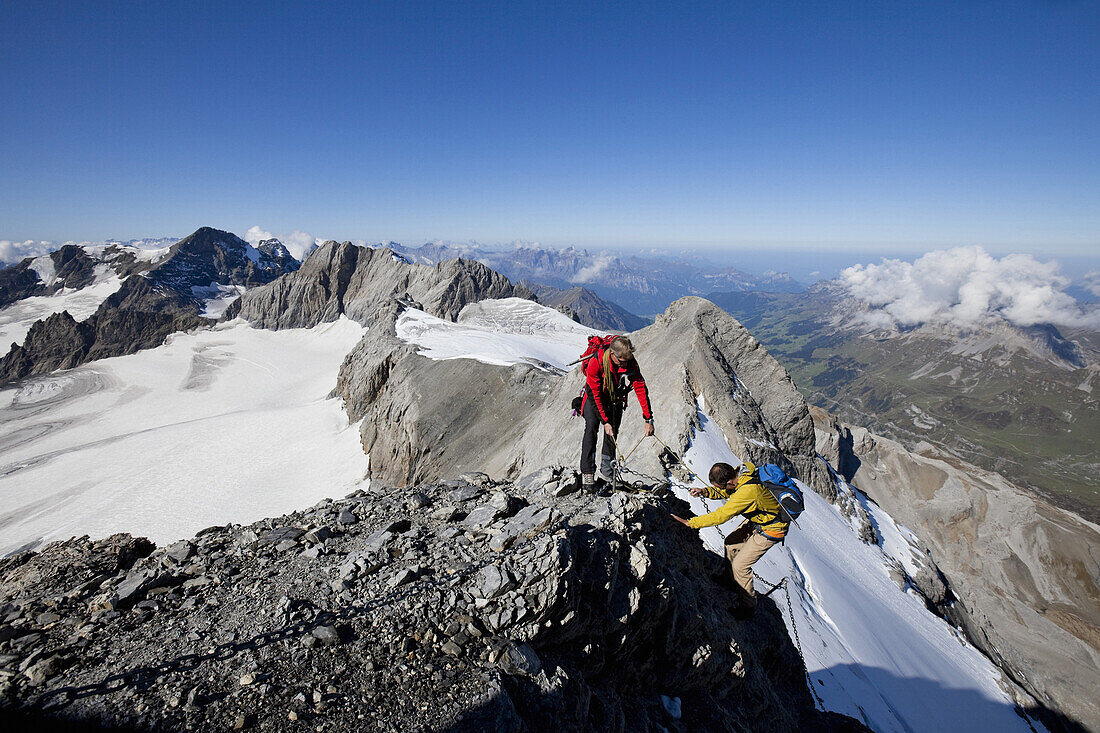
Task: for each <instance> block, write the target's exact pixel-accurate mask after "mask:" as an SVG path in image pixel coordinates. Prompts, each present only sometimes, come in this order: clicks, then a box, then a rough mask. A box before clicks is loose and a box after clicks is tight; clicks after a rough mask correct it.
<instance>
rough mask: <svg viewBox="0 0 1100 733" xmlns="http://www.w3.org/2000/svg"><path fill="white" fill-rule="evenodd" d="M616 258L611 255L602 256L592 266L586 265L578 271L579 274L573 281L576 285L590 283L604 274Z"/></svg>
mask: <svg viewBox="0 0 1100 733" xmlns="http://www.w3.org/2000/svg"><path fill="white" fill-rule="evenodd" d="M614 259H615V258H614V257H612V256H610V255H602V256H600V257H596V258H595V260H594V261H593V262H592V264H590V265H586V266H585V267H582V268H581V269H580V270H578V271H577V274H576V275H574V276H573V278H572V280H573V282H575V283H589V282H592V281H593V280H595V279H596V278H597V277H599V276H600V275H601V274H603V272H604V270H606V269H607V266H608V265H610V264H611V262H612V260H614Z"/></svg>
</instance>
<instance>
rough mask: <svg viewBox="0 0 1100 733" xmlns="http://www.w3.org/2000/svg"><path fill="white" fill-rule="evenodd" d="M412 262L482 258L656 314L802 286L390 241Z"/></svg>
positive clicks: (786, 278) (645, 260)
mask: <svg viewBox="0 0 1100 733" xmlns="http://www.w3.org/2000/svg"><path fill="white" fill-rule="evenodd" d="M387 246H389V247H391V248H392V249H394V250H395V251H397V252H401V253H402V254H404V255H405V256H406V257H408V258H409V260H410V261H412V262H419V263H422V264H436V263H438V262H441V261H443V260H449V259H454V258H456V257H465V258H468V259H475V260H477V261H479V262H482V263H484V264H486V265H488V266H489V267H491V268H493V269H494V270H496V271H497V272H499V273H501V274H503V275H505V276H507V277H508V278H509V279H511V280H512V281H513V282H518V281H529V282H535V283H539V284H541V285H547V286H551V287H554V288H558V289H562V290H569V289H571V288H574V287H576V286H583V287H585V288H588V289H589V290H591V291H592V292H593V293H595V294H596V295H598V296H599V297H601V298H604V299H606V300H611V301H613V302H615V303H618V304H620V305H623V304H625V305H626V306H628V307H629V309H630V310H631V311H632V312H633V313H636V314H638V315H642V316H653V315H655V314H657V313H660V312H663V311H664V309H665V308H667V307H668V304H669V303H671V302H672V301H674V300H676V299H677V298H682V297H683V296H685V295H700V296H703V297H710V294H711V293H716V292H723V291H725V292H730V291H733V292H748V291H766V292H780V293H785V292H799V291H801V290H803V288H804V286H803V285H802V284H800V283H798V282H796V281H795V280H794V278H792V277H791V276H790V275H788V274H786V273H773V274H770V275H764V276H754V275H749V274H748V273H745V272H741V271H740V270H736V269H734V268H731V267H713V268H711V267H706V266H704V265H700V264H696V263H693V262H686V261H683V260H680V259H673V258H665V257H643V256H640V255H630V256H626V257H620V256H618V255H614V254H608V253H592V252H589V251H587V250H583V249H576V248H574V247H568V248H566V249H553V248H548V247H538V246H518V247H514V248H512V249H505V250H492V249H487V248H482V247H479V246H465V245H462V246H459V245H449V244H425V245H423V246H421V247H406V246H403V245H400V244H397V243H394V242H391V243H389V245H387Z"/></svg>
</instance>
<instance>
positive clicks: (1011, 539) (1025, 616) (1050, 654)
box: [813, 408, 1100, 730]
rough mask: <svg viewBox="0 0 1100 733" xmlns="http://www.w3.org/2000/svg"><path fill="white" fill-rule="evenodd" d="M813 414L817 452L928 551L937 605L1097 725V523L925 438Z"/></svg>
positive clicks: (984, 646)
mask: <svg viewBox="0 0 1100 733" xmlns="http://www.w3.org/2000/svg"><path fill="white" fill-rule="evenodd" d="M813 414H814V419H815V423H816V428H817V436H818V450H819V451H820V452H821V454H822V455H823V456H825V457H826V458H827V459H828V460H829V461H830V463H832V464H833V465H835V466H837V467H838V470H839V472H840V473H841V474H842V476H843V477H844V478H845V479H846V480H847V481H849V482H850V483H851V484H852V485H854V486H856V487H857V488H858V489H859V490H861V491H863V492H864V493H866V494H867V495H868V496H869V497H870V498H871V499H872V500H873V501H875V502H876V503H878V504H879V505H880V506H882V507H883V508H884V509H885V510H886V511H887V512H888V513H889V514H890V515H891V516H892V517H894V518H895V519H896V520H897V521H899V522H901V523H903V524H905V525H906V526H907V527H909V528H911V529H913V530H915V531H916V532H918V533H919V534H920V536H921V538H922V540H923V541H924V543H925V544H926V545H927V546H928V548H929V549H930V550H931V552H932V554H933V556H934V557H935V558H936V563H937V565H938V567H939V570H940V571H942V573H943V574H944V576H945V577H946V578H947V580H948V582H949V585H950V588H949V590H946V589H945V592H944V593H941V594H939V601H937V602H935V604H934V605H936V606H937V611H938V612H939V613H940V614H941V615H942V616H944V617H945V618H947V619H948V620H949V621H950V622H951V623H952V624H953V625H956V626H959V627H962V628H963V629H964V630H965V631H966V634H967V637H968V638H969V639H971V641H973V643H974V644H975V646H977V647H978V648H979V649H981V650H982V651H983V652H984V653H985V654H987V655H988V656H989V657H990V658H991V659H993V660H994V661H995V662H996V663H997V664H998V666H1000V667H1001V668H1002V669H1003V670H1005V671H1006V672H1007V673H1008V674H1009V676H1010V677H1012V678H1013V679H1014V680H1015V681H1016V682H1017V683H1018V684H1020V685H1021V686H1022V687H1024V688H1025V689H1026V690H1028V692H1030V693H1031V694H1032V695H1034V696H1035V697H1036V698H1037V699H1039V700H1041V701H1042V702H1043V703H1044V704H1045V705H1046V706H1047V707H1048V708H1051V709H1053V710H1055V711H1060V712H1062V713H1064V714H1065V715H1067V716H1069V717H1071V718H1075V719H1077V720H1080V721H1081V722H1082V723H1084V724H1085V725H1086V726H1089V727H1090V728H1093V729H1097V730H1100V706H1098V705H1097V701H1096V696H1095V694H1094V693H1095V690H1096V683H1097V681H1100V671H1098V670H1100V564H1098V563H1097V558H1096V555H1095V548H1096V547H1100V527H1097V526H1096V525H1094V524H1091V523H1089V522H1087V521H1085V520H1082V519H1081V518H1079V517H1077V516H1075V515H1073V514H1071V513H1069V512H1066V511H1063V510H1061V509H1058V508H1057V507H1054V506H1051V505H1050V504H1047V503H1046V502H1044V501H1043V500H1042V499H1039V498H1037V497H1035V496H1034V495H1032V494H1030V493H1028V492H1025V491H1023V490H1021V489H1019V488H1017V487H1015V486H1013V485H1012V484H1011V483H1009V482H1008V481H1006V480H1005V479H1003V478H1002V477H1000V476H998V475H996V474H993V473H988V472H985V471H982V470H980V469H978V468H977V467H975V466H972V465H968V464H966V463H964V462H962V461H960V460H958V459H957V458H955V457H954V456H952V455H950V454H949V453H946V452H944V451H940V450H938V449H936V448H934V447H933V446H931V445H929V444H924V446H923V447H921V449H920V450H918V451H917V452H910V451H908V450H906V449H905V448H904V447H903V446H901V445H900V444H898V443H896V442H894V441H892V440H890V439H888V438H884V437H882V436H879V435H875V434H873V433H871V432H870V431H868V430H867V429H865V428H860V427H850V426H848V425H845V424H844V423H842V422H840V421H839V420H837V419H836V418H835V417H833V416H831V415H829V414H828V413H826V412H824V411H823V410H820V409H817V408H814V410H813ZM923 590H924V589H922V591H923ZM925 596H926V597H927V598H930V599H932V600H935V599H936V597H937V594H936V593H934V592H933V593H929V592H925ZM1048 727H1050V728H1051V729H1052V730H1058V729H1060V727H1061V725H1060V724H1059V723H1049V724H1048ZM1071 729H1072V727H1071Z"/></svg>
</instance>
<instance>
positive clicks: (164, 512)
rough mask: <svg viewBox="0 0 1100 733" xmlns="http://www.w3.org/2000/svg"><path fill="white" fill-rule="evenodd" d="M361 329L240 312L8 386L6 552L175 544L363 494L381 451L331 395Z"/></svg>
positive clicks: (2, 489) (0, 501)
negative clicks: (289, 323) (77, 543)
mask: <svg viewBox="0 0 1100 733" xmlns="http://www.w3.org/2000/svg"><path fill="white" fill-rule="evenodd" d="M363 332H364V330H363V328H362V327H361V326H359V325H358V324H355V323H353V322H351V321H349V320H347V319H346V318H341V319H340V320H339V321H336V322H334V323H329V324H323V325H321V326H317V327H315V328H312V329H308V330H307V329H288V330H283V331H266V330H259V329H253V328H251V327H249V326H248V325H247V324H246V323H244V322H242V321H233V322H230V323H228V324H221V325H219V326H218V327H216V328H214V329H210V330H203V331H198V332H194V333H187V334H182V333H181V334H175V335H173V336H171V337H170V339H169V341H168V342H167V343H166V344H165V345H163V346H161V347H158V348H156V349H150V350H147V351H143V352H140V353H137V354H132V355H129V356H122V357H115V358H111V359H104V360H101V361H97V362H94V363H93V364H89V365H86V366H83V367H79V368H76V369H72V370H69V371H65V372H57V373H54V374H52V375H49V376H45V377H40V378H36V379H30V380H26V381H25V382H23V383H22V384H21V385H20V386H19V387H18V388H13V389H7V390H2V391H0V406H2V407H0V456H2V458H0V554H7V553H10V552H12V551H14V550H16V549H19V548H21V547H25V546H34V545H36V544H38V543H41V542H47V541H51V540H55V539H63V538H66V537H70V536H74V535H82V534H89V535H91V536H93V537H102V536H105V535H108V534H111V533H114V532H131V533H134V534H138V535H142V536H147V537H149V538H150V539H152V540H153V541H154V542H157V543H163V542H168V541H172V540H175V539H179V538H181V537H187V536H190V535H192V534H194V533H195V532H196V531H198V530H200V529H202V528H204V527H207V526H211V525H215V524H226V523H228V522H242V523H243V522H251V521H255V520H257V519H261V518H263V517H268V516H277V515H279V514H284V513H286V512H289V511H293V510H297V509H301V508H302V507H306V506H310V505H312V504H314V503H316V502H317V501H319V500H321V499H324V498H328V497H337V496H343V495H345V494H347V493H349V492H350V491H352V490H354V488H355V487H356V486H358V485H359V484H360V482H361V481H362V480H363V477H364V475H365V474H366V471H367V461H368V457H367V456H366V455H365V454H364V453H363V450H362V447H361V445H360V442H359V433H358V430H357V429H356V426H353V425H349V424H348V420H347V417H346V415H345V413H344V411H343V409H342V406H341V404H340V402H339V401H338V400H337V399H334V398H329V396H328V395H329V393H330V392H331V391H332V388H333V385H335V383H336V375H337V372H338V370H339V366H340V363H341V362H342V360H343V358H344V356H345V355H346V354H347V353H348V352H349V351H350V350H351V349H352V348H353V347H354V346H355V344H356V343H357V342H358V341H359V339H360V338H361V337H362V335H363Z"/></svg>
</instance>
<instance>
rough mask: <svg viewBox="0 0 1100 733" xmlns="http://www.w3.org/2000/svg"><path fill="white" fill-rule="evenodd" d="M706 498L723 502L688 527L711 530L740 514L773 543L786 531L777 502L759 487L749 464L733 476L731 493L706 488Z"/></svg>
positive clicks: (692, 520)
mask: <svg viewBox="0 0 1100 733" xmlns="http://www.w3.org/2000/svg"><path fill="white" fill-rule="evenodd" d="M707 498H708V499H727V501H726V503H725V504H723V505H722V506H720V507H718V508H717V509H715V510H714V511H713V512H711V513H710V514H703V515H702V516H698V517H692V518H691V519H689V520H688V526H689V527H691V528H692V529H702V528H703V527H713V526H715V525H718V524H722V523H724V522H728V521H729V520H731V519H733V518H734V517H736V516H737V515H738V514H743V515H744V516H745V517H747V518H748V520H749V521H750V522H752V523H753V524H755V525H757V526H758V527H760V529H761V530H763V532H764V533H765V534H767V535H768V536H769V537H773V538H775V539H782V538H783V537H785V536H786V534H787V530H788V529H790V526H791V525H790V522H786V521H784V520H783V518H782V517H783V513H782V510H781V509H780V508H779V502H778V501H776V500H775V497H774V496H772V493H771V492H770V491H768V490H767V489H765V488H764V485H763V484H762V483H760V479H759V478H757V476H756V466H754V465H753V464H751V463H745V467H744V468H743V469H742V470H741V472H740V473H739V474H737V483H736V484H734V487H733V491H727V490H726V489H724V488H722V489H720V488H718V487H715V486H708V487H707Z"/></svg>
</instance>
